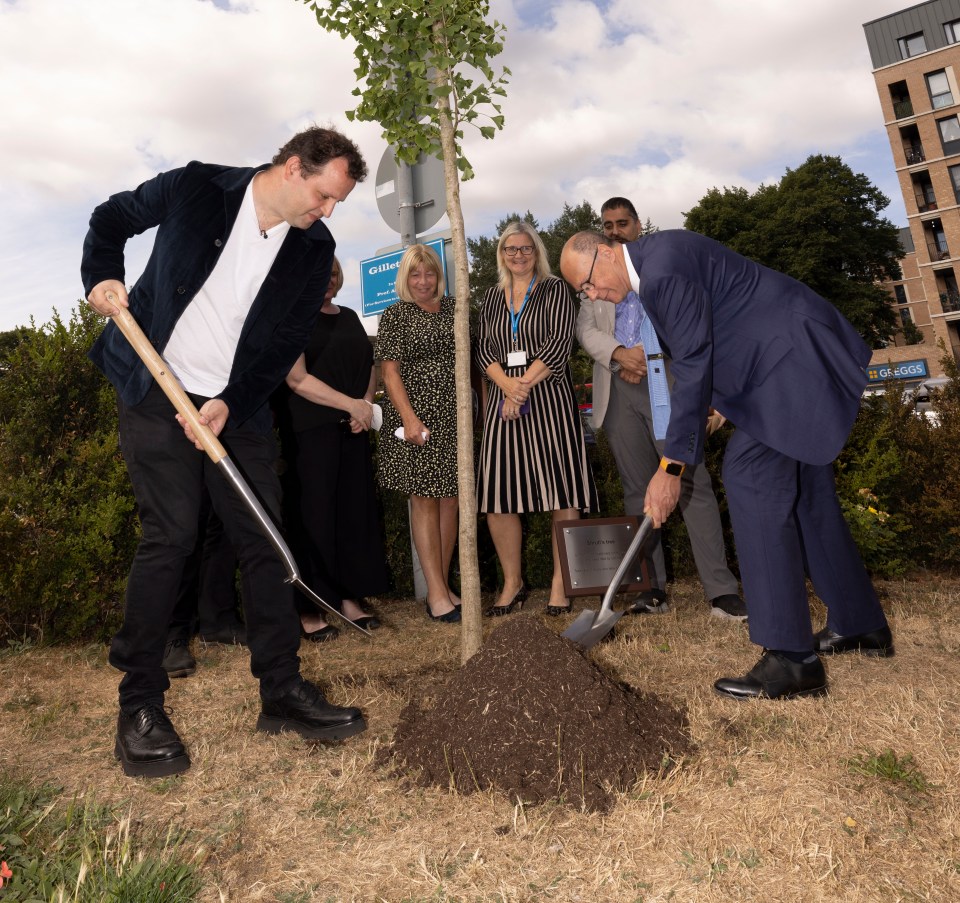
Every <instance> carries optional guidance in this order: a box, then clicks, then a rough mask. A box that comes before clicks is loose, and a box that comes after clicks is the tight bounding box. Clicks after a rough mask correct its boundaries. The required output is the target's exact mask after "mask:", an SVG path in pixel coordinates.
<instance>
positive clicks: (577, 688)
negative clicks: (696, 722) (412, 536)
mask: <svg viewBox="0 0 960 903" xmlns="http://www.w3.org/2000/svg"><path fill="white" fill-rule="evenodd" d="M691 746H692V744H691V741H690V738H689V734H688V725H687V717H686V712H685V711H680V710H678V709H676V708H674V707H673V706H671V705H669V704H668V703H666V702H664V701H663V700H661V699H659V698H657V697H656V696H653V695H650V694H645V693H638V692H635V691H634V690H632V689H630V688H629V687H626V686H624V685H621V684H618V683H616V682H614V681H613V680H611V679H610V678H609V677H607V676H606V675H605V674H603V672H602V671H600V669H599V668H597V667H596V666H595V665H593V664H592V663H591V662H589V661H588V660H587V659H586V658H584V657H583V655H582V654H581V652H580V651H579V650H578V649H577V647H576V646H574V645H573V644H572V643H570V642H569V641H568V640H565V639H563V638H562V637H559V636H557V635H556V634H554V633H552V632H551V631H550V630H549V629H547V628H546V627H545V626H544V625H543V624H541V623H540V622H539V621H538V620H536V619H534V618H532V617H517V618H510V619H509V620H507V622H506V623H505V624H504V625H503V626H502V627H499V628H498V629H497V630H496V631H494V632H493V634H492V635H491V636H490V638H489V639H488V640H487V641H486V643H485V645H484V646H483V648H482V649H481V650H480V652H478V653H477V654H476V655H475V656H474V657H473V658H472V659H470V661H469V662H467V664H466V665H465V666H464V667H463V668H461V669H460V670H459V671H457V672H456V673H455V674H453V675H452V676H451V677H450V678H449V679H448V681H447V682H446V684H445V685H443V686H442V687H441V688H440V689H439V691H438V692H437V693H436V695H435V697H434V700H433V704H432V705H431V706H429V707H426V706H424V705H423V704H422V703H421V702H420V701H419V700H416V699H415V700H413V701H412V702H411V703H409V704H408V705H407V706H406V708H405V709H404V710H403V711H402V712H401V714H400V721H399V723H398V725H397V729H396V733H395V735H394V740H393V746H392V749H391V750H390V751H389V753H392V756H393V762H394V765H395V767H397V768H399V769H400V770H402V771H404V772H409V774H410V777H411V778H412V779H413V780H414V781H416V782H417V783H420V784H423V785H431V784H432V785H439V786H442V787H454V788H456V789H457V790H458V791H459V792H461V793H470V792H472V791H474V790H486V789H488V788H491V787H492V788H496V789H497V790H500V791H502V792H503V793H505V794H507V795H508V796H510V797H513V798H518V799H520V800H522V801H524V802H525V803H539V802H543V801H545V800H552V799H559V800H561V801H564V802H567V803H570V804H573V805H576V806H578V807H580V806H582V807H584V808H587V809H591V810H597V811H606V810H608V809H609V808H610V806H611V805H612V802H613V796H612V791H613V790H625V789H627V788H629V787H630V786H631V785H632V784H633V783H634V782H635V781H636V780H637V777H638V776H639V775H640V774H641V773H642V772H643V771H656V770H657V769H658V768H659V767H660V766H661V764H662V762H663V759H664V757H665V756H667V755H669V756H680V755H683V754H684V753H686V752H688V751H689V750H690V749H691Z"/></svg>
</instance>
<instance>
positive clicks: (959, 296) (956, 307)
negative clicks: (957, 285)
mask: <svg viewBox="0 0 960 903" xmlns="http://www.w3.org/2000/svg"><path fill="white" fill-rule="evenodd" d="M940 306H941V307H942V308H943V312H944V313H945V314H955V313H958V312H960V292H954V291H949V292H940Z"/></svg>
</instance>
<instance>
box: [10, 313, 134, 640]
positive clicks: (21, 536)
mask: <svg viewBox="0 0 960 903" xmlns="http://www.w3.org/2000/svg"><path fill="white" fill-rule="evenodd" d="M102 326H103V320H102V318H100V317H97V316H95V315H94V314H93V313H92V312H91V311H89V310H88V309H87V308H86V307H85V306H84V307H83V308H82V309H80V310H79V311H77V312H75V313H74V314H73V316H72V318H71V319H70V322H69V324H64V323H63V321H62V320H61V319H60V317H59V316H58V315H55V316H54V318H53V320H52V321H51V322H50V323H49V324H47V325H46V326H43V327H42V328H31V329H29V330H22V331H20V341H19V342H18V343H17V344H16V345H14V346H13V347H12V348H11V349H9V350H8V351H6V352H5V355H4V360H3V362H2V363H3V369H2V371H0V637H3V638H7V639H10V638H14V639H19V640H21V641H22V640H30V641H34V642H39V641H43V640H57V639H74V638H81V637H83V638H101V639H102V638H104V637H106V636H107V635H109V634H110V633H111V632H112V631H113V630H115V629H116V625H117V623H118V621H119V613H120V605H121V600H122V597H123V586H124V582H125V579H126V571H127V568H128V566H129V562H130V559H131V556H132V554H133V550H134V548H135V546H136V542H137V539H138V537H139V526H138V523H137V519H136V515H135V510H134V502H133V497H132V494H131V490H130V485H129V481H128V480H127V474H126V469H125V467H124V465H123V460H122V459H121V457H120V454H119V451H118V449H117V413H116V400H115V395H114V392H113V390H112V388H111V387H110V386H109V384H108V383H107V382H106V380H104V379H103V377H102V376H100V374H99V373H98V372H97V371H96V369H95V368H94V367H93V365H92V364H91V363H90V362H89V361H88V360H87V358H86V353H87V350H88V349H89V347H90V345H91V344H92V342H93V340H94V338H95V337H96V335H97V334H98V333H99V331H100V329H101V328H102Z"/></svg>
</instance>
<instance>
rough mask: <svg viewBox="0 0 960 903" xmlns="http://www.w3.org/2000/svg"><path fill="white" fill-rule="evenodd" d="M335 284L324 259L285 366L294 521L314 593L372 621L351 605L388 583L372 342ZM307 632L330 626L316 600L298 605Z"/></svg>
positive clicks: (326, 633) (339, 281) (317, 636)
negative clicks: (310, 606)
mask: <svg viewBox="0 0 960 903" xmlns="http://www.w3.org/2000/svg"><path fill="white" fill-rule="evenodd" d="M342 285H343V271H342V269H341V268H340V263H339V261H337V260H336V259H334V268H333V272H332V273H331V274H330V285H329V287H328V288H327V294H326V297H325V299H324V302H323V307H322V308H321V309H320V316H319V318H318V320H317V326H316V328H315V329H314V332H313V336H312V337H311V339H310V344H309V345H307V348H306V351H305V352H304V353H303V354H302V355H300V358H299V360H298V361H297V362H296V363H295V364H294V365H293V369H292V370H291V371H290V373H289V374H288V375H287V385H288V386H289V387H290V389H292V391H293V394H292V395H290V397H289V401H288V410H289V414H290V426H291V427H292V430H293V434H294V437H295V441H296V453H295V457H296V468H297V475H298V477H299V482H300V494H299V499H298V501H299V509H300V511H299V515H300V521H301V523H302V525H303V528H304V530H305V532H306V535H307V537H308V538H309V540H310V545H311V547H312V548H311V551H312V552H313V553H314V554H313V555H312V564H313V568H312V569H311V571H312V572H311V574H310V577H311V580H312V582H313V584H314V589H315V590H316V592H317V594H318V595H319V596H320V597H321V598H322V599H323V600H324V601H325V602H329V603H330V604H331V605H333V606H335V607H337V608H341V610H342V611H343V613H344V615H346V616H347V617H348V618H350V620H352V621H354V622H355V623H356V624H359V625H360V626H361V627H366V628H367V629H372V628H375V627H379V626H380V622H379V621H378V620H377V619H376V618H375V617H373V616H372V615H370V614H368V613H367V612H365V611H364V610H363V608H362V607H361V605H362V602H363V597H364V596H376V595H380V594H381V593H383V592H385V591H386V590H387V589H388V587H389V579H388V575H387V569H386V564H385V561H386V554H385V552H384V547H383V538H382V534H381V518H380V514H379V510H378V506H377V497H376V489H375V485H374V481H373V461H372V455H371V452H370V440H369V437H368V435H367V430H369V429H370V426H371V421H372V418H373V413H374V407H373V395H374V391H375V390H376V384H377V380H376V373H375V371H374V369H373V348H372V346H371V344H370V339H369V338H368V336H367V333H366V330H364V328H363V325H362V324H361V322H360V318H359V317H358V316H357V314H356V313H355V312H354V311H353V310H351V309H350V308H349V307H340V306H338V305H337V304H334V303H333V299H334V297H335V296H336V294H337V292H338V291H339V290H340V287H341V286H342ZM300 620H301V623H302V625H303V631H304V635H305V636H306V637H307V638H308V639H313V640H321V639H327V638H330V637H332V636H333V635H335V634H336V632H337V631H336V629H335V628H333V627H330V626H328V625H327V624H326V621H325V620H324V618H323V617H322V615H321V614H319V613H318V612H317V611H316V610H313V611H306V610H301V615H300Z"/></svg>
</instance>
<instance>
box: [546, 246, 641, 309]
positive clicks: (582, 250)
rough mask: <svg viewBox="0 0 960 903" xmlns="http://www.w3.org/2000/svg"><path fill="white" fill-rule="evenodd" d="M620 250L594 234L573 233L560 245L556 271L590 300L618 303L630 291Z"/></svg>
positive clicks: (621, 248)
mask: <svg viewBox="0 0 960 903" xmlns="http://www.w3.org/2000/svg"><path fill="white" fill-rule="evenodd" d="M623 253H624V252H623V247H622V245H620V244H619V243H618V242H616V241H614V240H613V239H611V238H607V237H606V236H604V235H600V234H599V233H598V232H577V233H576V234H574V235H572V236H571V237H570V238H569V239H568V240H567V243H566V244H565V245H564V246H563V251H562V252H561V254H560V272H561V273H562V274H563V278H564V279H566V280H567V282H569V283H570V285H572V286H573V290H574V291H575V292H577V293H579V294H581V295H582V296H585V297H586V298H587V299H589V300H590V301H613V302H614V303H618V302H620V301H622V300H623V299H624V297H625V296H626V294H627V292H629V291H630V288H631V286H630V277H629V275H628V273H627V266H626V264H625V263H624V259H623Z"/></svg>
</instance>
